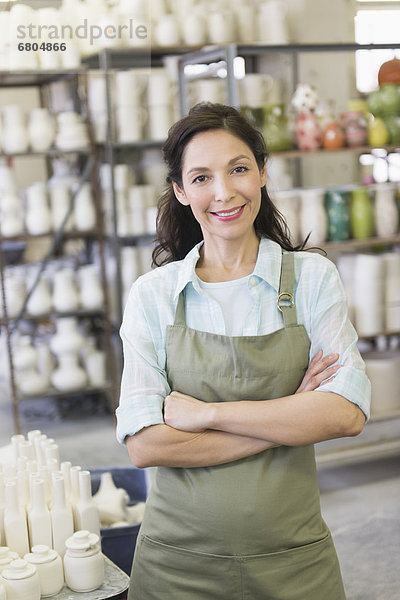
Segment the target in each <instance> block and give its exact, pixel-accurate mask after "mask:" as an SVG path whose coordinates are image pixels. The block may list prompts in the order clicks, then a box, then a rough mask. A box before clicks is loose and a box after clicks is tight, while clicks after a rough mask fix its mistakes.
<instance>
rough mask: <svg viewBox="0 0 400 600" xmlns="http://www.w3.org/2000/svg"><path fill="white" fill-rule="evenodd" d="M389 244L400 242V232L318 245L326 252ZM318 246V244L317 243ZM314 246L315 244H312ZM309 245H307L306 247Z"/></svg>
mask: <svg viewBox="0 0 400 600" xmlns="http://www.w3.org/2000/svg"><path fill="white" fill-rule="evenodd" d="M389 244H400V233H398V234H396V235H393V236H391V237H387V238H383V237H370V238H365V239H364V240H347V241H343V242H321V244H320V247H321V248H322V249H324V250H326V251H327V252H329V251H332V250H338V251H340V250H357V249H358V248H370V247H371V246H386V245H389ZM317 246H318V245H317ZM312 247H313V248H315V246H312ZM309 248H311V246H307V249H309Z"/></svg>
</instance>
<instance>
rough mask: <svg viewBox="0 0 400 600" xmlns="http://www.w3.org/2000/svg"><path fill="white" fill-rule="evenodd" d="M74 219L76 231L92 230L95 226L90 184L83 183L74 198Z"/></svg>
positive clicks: (94, 211)
mask: <svg viewBox="0 0 400 600" xmlns="http://www.w3.org/2000/svg"><path fill="white" fill-rule="evenodd" d="M74 217H75V226H76V228H77V229H78V231H86V230H90V229H94V227H95V226H96V210H95V206H94V202H93V197H92V190H91V187H90V183H84V184H83V186H82V188H81V189H80V190H79V192H78V194H77V195H76V197H75V202H74Z"/></svg>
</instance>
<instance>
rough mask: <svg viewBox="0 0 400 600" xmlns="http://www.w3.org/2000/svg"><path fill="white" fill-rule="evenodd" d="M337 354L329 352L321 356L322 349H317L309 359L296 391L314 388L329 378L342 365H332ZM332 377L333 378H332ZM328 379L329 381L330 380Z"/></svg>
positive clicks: (337, 356)
mask: <svg viewBox="0 0 400 600" xmlns="http://www.w3.org/2000/svg"><path fill="white" fill-rule="evenodd" d="M338 358H339V355H338V354H337V353H335V354H329V355H328V356H325V357H324V358H322V350H319V351H318V352H317V353H316V354H315V355H314V356H313V358H312V360H311V361H310V364H309V366H308V369H307V371H306V372H305V374H304V377H303V381H302V382H301V384H300V386H299V388H298V390H297V392H296V393H299V392H308V391H312V390H315V389H316V388H317V387H319V385H321V383H322V382H323V381H325V380H326V379H328V378H331V377H332V376H333V375H334V374H335V373H336V372H337V371H338V369H340V367H341V366H342V365H334V363H335V362H336V361H337V360H338ZM332 379H333V378H332ZM332 379H330V381H331V380H332Z"/></svg>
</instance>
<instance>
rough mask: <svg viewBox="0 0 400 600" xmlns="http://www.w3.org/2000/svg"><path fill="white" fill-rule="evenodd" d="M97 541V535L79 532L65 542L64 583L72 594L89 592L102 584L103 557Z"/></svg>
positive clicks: (83, 531)
mask: <svg viewBox="0 0 400 600" xmlns="http://www.w3.org/2000/svg"><path fill="white" fill-rule="evenodd" d="M99 541H100V540H99V536H98V535H96V534H94V533H89V532H88V531H85V530H81V531H76V532H75V533H74V535H72V536H71V537H70V538H68V539H67V541H66V542H65V545H66V548H67V551H66V553H65V556H64V571H65V581H66V584H67V586H68V587H69V588H71V590H73V591H74V592H90V591H92V590H96V589H97V588H98V587H100V586H101V584H102V583H103V580H104V557H103V555H102V553H101V552H100V545H99Z"/></svg>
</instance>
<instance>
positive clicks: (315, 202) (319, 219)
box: [300, 188, 328, 245]
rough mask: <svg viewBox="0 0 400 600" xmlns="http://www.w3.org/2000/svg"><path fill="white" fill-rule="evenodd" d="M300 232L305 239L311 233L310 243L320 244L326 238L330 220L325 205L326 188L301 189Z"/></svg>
mask: <svg viewBox="0 0 400 600" xmlns="http://www.w3.org/2000/svg"><path fill="white" fill-rule="evenodd" d="M300 199H301V211H300V232H301V237H302V239H304V238H305V237H306V236H307V235H308V234H309V233H310V237H309V239H308V245H318V244H321V243H323V242H324V241H325V240H326V236H327V229H328V221H327V216H326V212H325V206H324V190H322V189H317V188H310V189H303V190H300Z"/></svg>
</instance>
